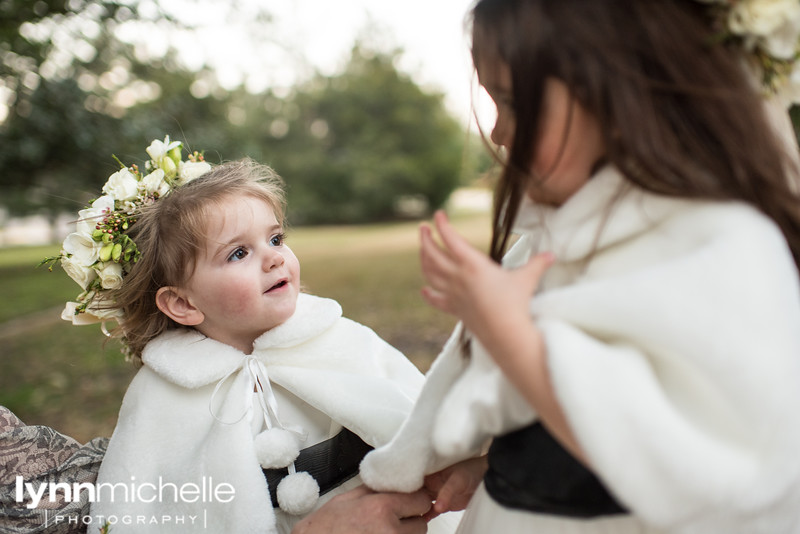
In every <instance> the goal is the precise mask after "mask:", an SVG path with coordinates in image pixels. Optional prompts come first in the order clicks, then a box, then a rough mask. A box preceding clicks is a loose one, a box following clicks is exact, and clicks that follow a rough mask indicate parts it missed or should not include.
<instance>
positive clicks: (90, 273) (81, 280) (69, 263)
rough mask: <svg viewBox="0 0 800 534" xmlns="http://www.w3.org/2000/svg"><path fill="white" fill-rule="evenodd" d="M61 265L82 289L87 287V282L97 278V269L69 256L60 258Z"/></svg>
mask: <svg viewBox="0 0 800 534" xmlns="http://www.w3.org/2000/svg"><path fill="white" fill-rule="evenodd" d="M61 267H62V268H63V269H64V272H66V273H67V275H68V276H69V277H70V278H72V279H73V280H75V283H76V284H78V285H79V286H81V287H82V288H83V289H86V288H88V287H89V284H91V283H92V282H93V281H94V279H95V278H97V271H95V270H94V269H93V268H92V267H91V266H86V265H82V264H81V263H80V261H78V260H76V259H74V258H72V257H70V256H65V257H64V258H62V259H61Z"/></svg>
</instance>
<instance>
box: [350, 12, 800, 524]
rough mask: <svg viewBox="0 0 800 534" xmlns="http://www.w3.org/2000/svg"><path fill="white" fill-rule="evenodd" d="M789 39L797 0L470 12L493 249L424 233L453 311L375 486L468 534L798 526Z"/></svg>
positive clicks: (448, 232) (798, 249)
mask: <svg viewBox="0 0 800 534" xmlns="http://www.w3.org/2000/svg"><path fill="white" fill-rule="evenodd" d="M764 4H769V5H764ZM798 33H800V4H798V3H797V2H796V1H793V0H792V1H786V2H771V3H768V2H759V1H757V0H752V1H742V2H727V1H723V0H720V1H716V2H714V1H696V0H607V1H597V0H480V1H479V2H478V3H477V4H476V5H475V7H474V9H473V11H472V37H473V41H472V54H473V59H474V63H475V68H476V70H477V74H478V78H479V81H480V83H481V85H482V86H483V87H484V88H485V89H486V91H487V92H488V93H489V95H490V96H491V98H492V100H493V101H494V102H495V104H496V106H497V120H496V124H495V126H494V128H493V130H492V133H491V140H492V141H493V142H494V143H495V144H496V145H498V147H501V148H502V151H501V154H500V155H502V156H504V166H503V172H502V176H501V177H500V179H499V183H498V185H497V188H496V197H495V208H494V237H493V240H492V245H491V251H490V256H489V257H487V256H485V255H484V254H482V253H480V252H478V251H476V250H475V249H473V248H472V247H471V246H469V245H468V244H467V242H466V241H465V240H464V239H463V238H462V237H460V236H459V235H458V234H457V233H456V232H455V231H454V230H453V228H452V227H451V226H450V225H449V223H448V221H447V218H446V217H445V216H444V215H443V214H441V213H439V214H437V215H436V217H435V221H434V225H435V230H436V232H437V233H438V235H439V237H440V239H441V241H440V242H439V241H436V240H434V239H433V230H432V229H431V228H429V227H423V229H422V232H421V238H422V250H421V259H422V269H423V273H424V275H425V277H426V280H427V286H426V287H425V288H424V290H423V295H424V296H425V298H426V300H427V301H428V302H429V303H430V304H431V305H433V306H435V307H436V308H438V309H440V310H442V311H445V312H447V313H451V314H453V315H455V316H456V317H458V318H459V319H461V323H460V325H459V326H458V327H457V329H456V332H455V333H454V334H453V336H452V338H451V340H450V341H449V342H448V344H447V346H446V347H445V348H444V350H443V352H442V353H441V354H440V356H439V358H438V359H437V361H436V362H435V363H434V365H433V367H432V369H431V371H430V372H429V374H428V377H427V379H426V385H425V387H424V389H423V391H422V393H421V395H420V398H419V401H418V403H417V405H416V406H415V409H414V411H413V412H412V415H411V416H410V418H409V419H408V420H407V421H406V423H405V424H404V426H403V427H402V428H401V431H400V432H399V434H398V435H397V436H395V438H394V439H393V440H392V442H390V444H389V445H387V446H385V447H382V448H379V449H378V450H376V451H373V452H372V453H370V454H368V455H367V457H366V458H365V460H364V461H363V462H362V467H361V473H362V477H363V478H364V480H365V482H366V483H367V484H368V485H369V486H370V487H372V488H374V489H378V490H382V491H387V490H392V491H397V490H400V491H414V490H417V489H418V488H420V487H423V486H425V487H427V489H428V490H429V491H430V492H431V493H432V494H433V495H435V497H436V503H435V505H434V511H433V512H432V514H431V515H435V514H436V513H440V512H442V511H445V510H448V509H455V508H463V506H464V505H465V504H466V503H467V501H469V505H468V507H467V512H466V513H465V515H464V517H463V520H462V522H461V526H460V528H459V532H461V533H479V532H548V533H550V532H552V533H562V532H563V533H587V534H588V533H599V532H614V533H615V534H626V533H641V532H648V533H649V532H654V533H655V532H658V533H664V532H669V533H698V534H700V533H702V534H708V533H723V532H724V533H726V534H754V533H763V534H768V533H776V532H782V533H784V532H785V533H789V532H800V508H798V506H797V503H798V502H800V456H799V455H798V451H799V450H800V411H799V410H798V408H800V387H798V385H800V284H798V281H799V280H798V263H800V196H799V195H798V193H797V183H798V182H797V179H798V176H799V175H798V167H797V154H796V142H795V141H794V139H793V138H792V140H791V142H787V140H786V137H785V135H786V132H787V123H786V120H787V119H786V116H785V113H783V112H780V113H774V110H773V111H770V109H769V107H768V106H769V105H774V102H773V103H772V104H769V105H768V104H766V103H765V101H764V98H763V97H764V96H765V94H769V95H773V98H774V99H777V98H783V97H785V96H786V95H787V94H789V93H788V91H790V90H791V89H792V87H791V85H790V84H789V83H788V81H789V78H790V73H791V72H792V68H794V62H795V59H796V58H797V52H798V49H799V48H798ZM787 43H788V44H787ZM753 61H755V63H753ZM753 67H755V70H754V68H753ZM762 82H764V83H762ZM765 92H766V93H765ZM512 233H513V234H519V237H518V238H517V239H516V240H515V241H514V240H512ZM512 243H513V245H512ZM509 245H512V246H511V247H510V250H508V252H506V250H507V248H508V247H509ZM500 263H502V267H501V265H499V264H500ZM487 450H488V454H486V455H485V456H481V454H482V453H486V451H487ZM457 462H461V463H457ZM448 466H450V467H448ZM443 468H446V469H444V470H443ZM426 475H427V478H425V476H426ZM470 498H471V500H470Z"/></svg>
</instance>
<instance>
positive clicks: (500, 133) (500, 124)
mask: <svg viewBox="0 0 800 534" xmlns="http://www.w3.org/2000/svg"><path fill="white" fill-rule="evenodd" d="M489 138H490V139H491V140H492V143H494V144H495V145H497V146H502V147H505V148H508V145H509V143H510V141H509V139H508V127H507V126H506V124H505V123H504V121H502V120H501V119H498V120H497V122H495V124H494V128H492V133H491V135H490V136H489Z"/></svg>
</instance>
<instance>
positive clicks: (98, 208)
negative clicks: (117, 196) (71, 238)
mask: <svg viewBox="0 0 800 534" xmlns="http://www.w3.org/2000/svg"><path fill="white" fill-rule="evenodd" d="M112 211H114V197H112V196H110V195H103V196H102V197H100V198H98V199H97V200H95V201H94V202H92V206H91V207H89V208H86V209H82V210H81V211H79V212H78V225H77V226H78V233H81V234H88V235H91V234H92V232H94V229H95V227H96V226H97V223H98V222H100V221H102V220H103V218H104V217H105V216H106V214H107V213H111V212H112Z"/></svg>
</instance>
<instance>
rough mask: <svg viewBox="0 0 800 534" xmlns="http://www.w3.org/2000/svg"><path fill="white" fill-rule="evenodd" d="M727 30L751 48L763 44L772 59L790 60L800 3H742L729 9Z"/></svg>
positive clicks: (799, 23)
mask: <svg viewBox="0 0 800 534" xmlns="http://www.w3.org/2000/svg"><path fill="white" fill-rule="evenodd" d="M728 17H729V18H728V27H729V28H730V30H731V31H732V32H733V33H734V34H736V35H740V36H743V37H745V41H746V42H748V41H749V43H748V44H749V45H750V46H752V45H753V44H754V43H755V41H754V40H753V39H748V37H751V38H753V37H754V38H757V41H758V42H760V43H763V44H764V46H765V48H766V50H767V52H768V53H769V54H771V55H773V56H775V57H778V58H784V59H791V58H792V57H793V56H794V53H795V52H796V51H797V45H798V41H797V40H798V35H800V3H798V2H797V0H742V1H740V2H737V3H735V4H734V5H733V6H732V7H731V11H730V13H729V15H728Z"/></svg>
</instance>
